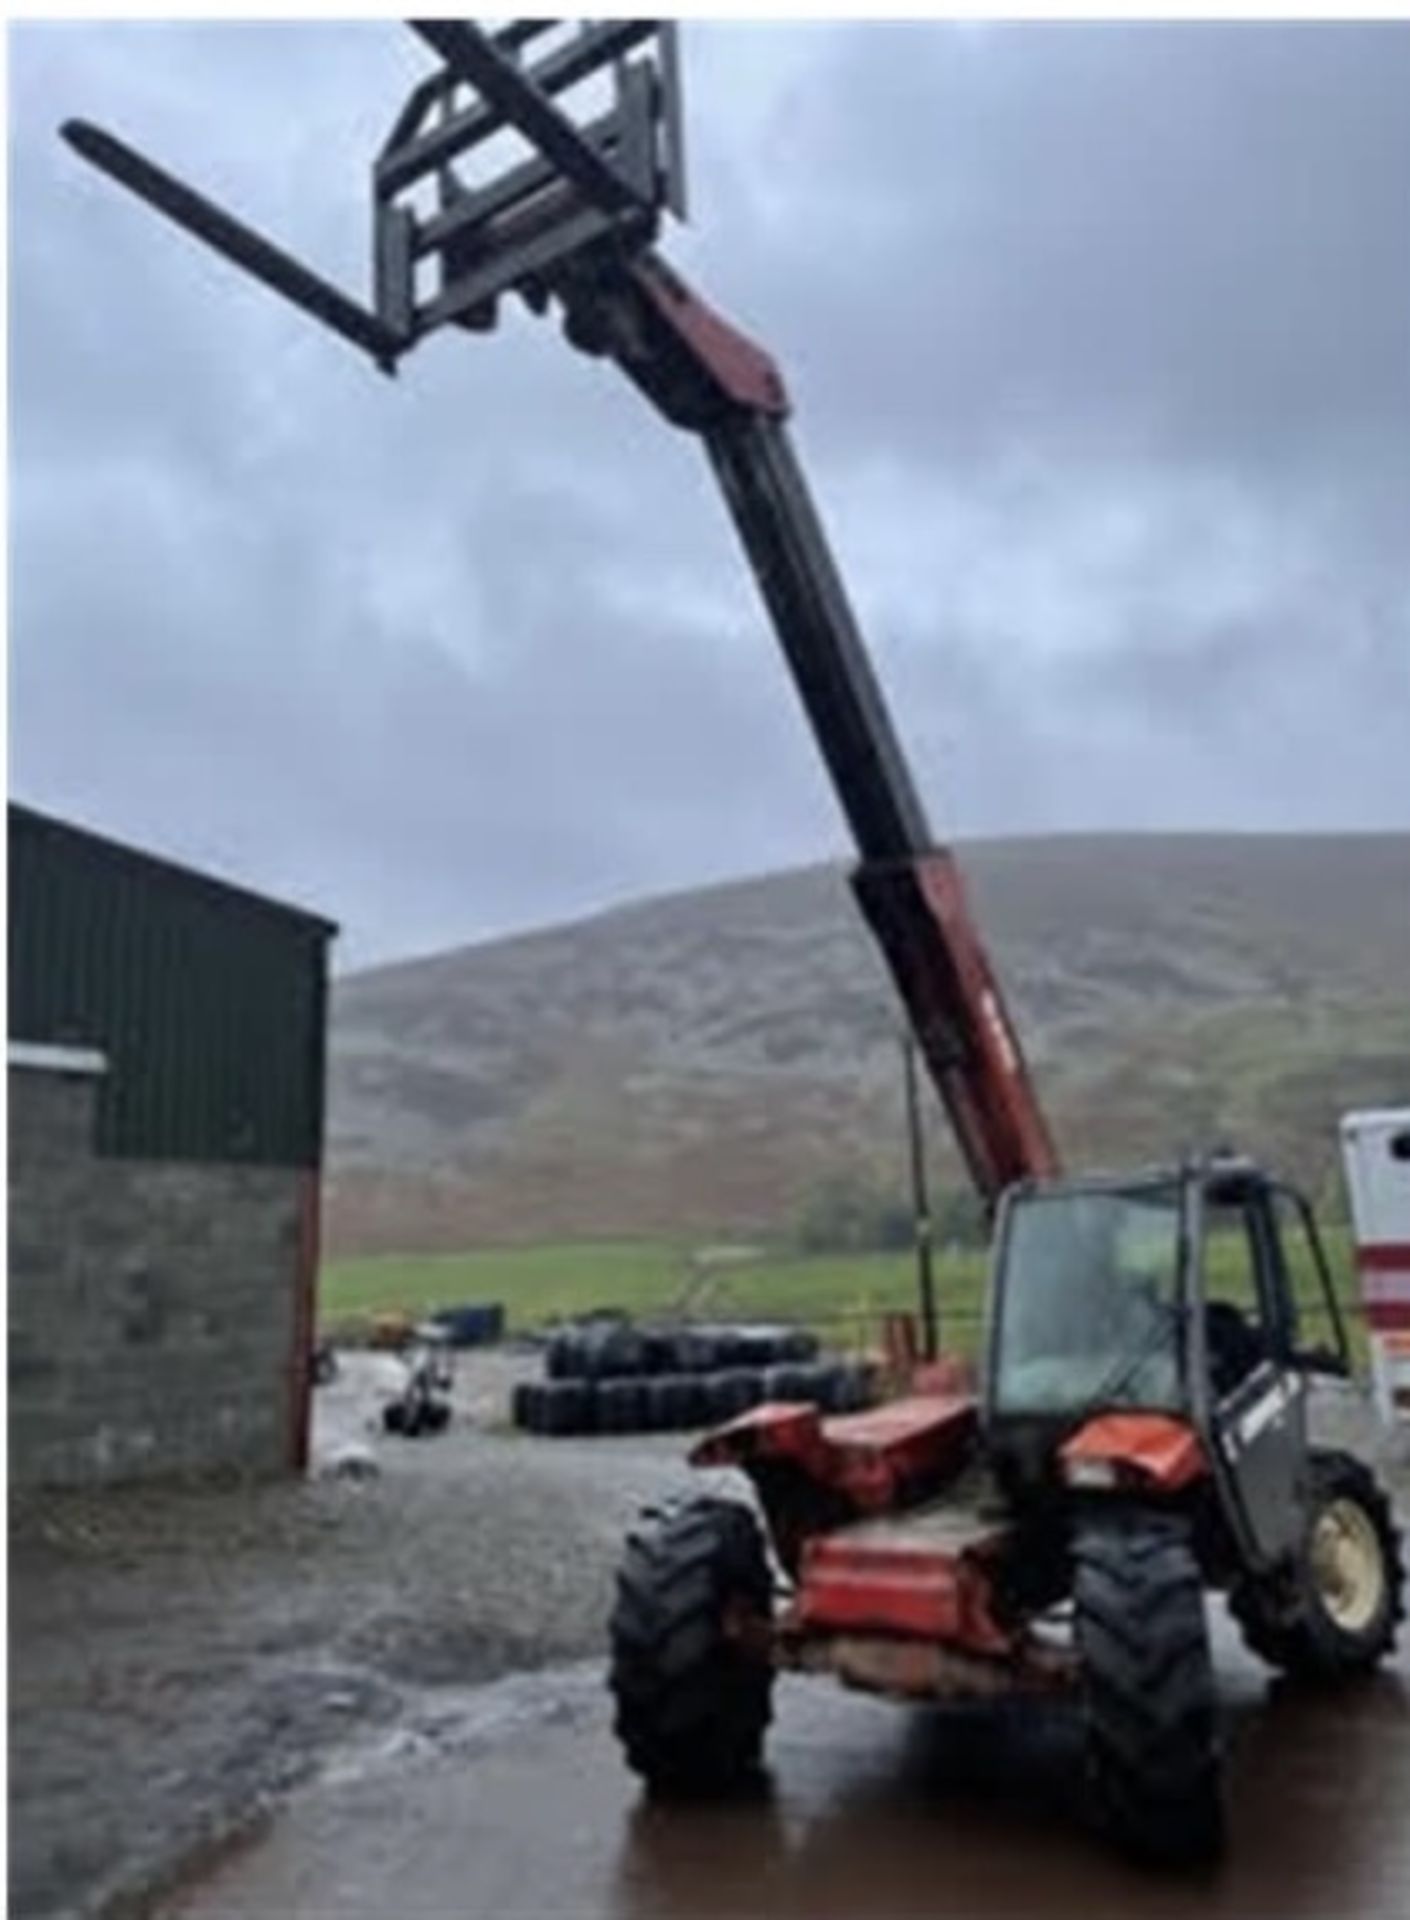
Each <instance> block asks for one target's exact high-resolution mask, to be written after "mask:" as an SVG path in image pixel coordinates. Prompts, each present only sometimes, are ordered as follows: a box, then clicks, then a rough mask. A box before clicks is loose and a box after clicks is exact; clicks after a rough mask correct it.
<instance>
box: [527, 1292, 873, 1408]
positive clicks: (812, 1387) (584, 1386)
mask: <svg viewBox="0 0 1410 1920" xmlns="http://www.w3.org/2000/svg"><path fill="white" fill-rule="evenodd" d="M544 1372H545V1378H544V1379H542V1380H525V1381H521V1382H520V1383H519V1385H518V1386H517V1387H516V1388H515V1391H514V1403H513V1414H514V1424H515V1425H516V1426H518V1427H522V1428H523V1429H524V1430H525V1431H526V1432H528V1433H540V1434H589V1433H602V1434H610V1433H667V1432H678V1431H681V1430H684V1429H687V1428H691V1427H710V1426H715V1425H718V1424H719V1423H720V1422H721V1421H724V1420H733V1419H734V1418H735V1417H736V1415H738V1414H741V1413H746V1412H748V1410H749V1409H750V1408H751V1407H756V1406H758V1405H760V1404H761V1402H763V1401H765V1400H792V1401H805V1402H809V1403H811V1404H812V1405H814V1406H817V1407H819V1408H821V1409H822V1410H823V1411H824V1412H826V1413H850V1412H853V1411H855V1410H856V1409H857V1408H859V1407H863V1406H865V1405H867V1404H868V1401H869V1398H870V1393H869V1381H868V1377H867V1374H866V1372H865V1370H864V1369H863V1368H862V1367H860V1366H855V1365H851V1364H849V1363H847V1362H845V1361H839V1360H825V1359H820V1358H819V1356H818V1342H817V1339H816V1337H815V1335H813V1334H811V1333H808V1332H807V1331H805V1330H804V1329H803V1328H800V1327H774V1326H691V1327H676V1328H656V1329H653V1328H639V1327H634V1326H632V1325H631V1324H630V1323H629V1322H626V1321H622V1320H617V1321H593V1322H588V1323H586V1324H582V1325H577V1326H571V1327H564V1328H561V1329H560V1330H559V1331H558V1332H557V1333H555V1334H554V1335H553V1337H552V1339H551V1340H550V1341H549V1345H548V1350H547V1353H546V1355H545V1362H544Z"/></svg>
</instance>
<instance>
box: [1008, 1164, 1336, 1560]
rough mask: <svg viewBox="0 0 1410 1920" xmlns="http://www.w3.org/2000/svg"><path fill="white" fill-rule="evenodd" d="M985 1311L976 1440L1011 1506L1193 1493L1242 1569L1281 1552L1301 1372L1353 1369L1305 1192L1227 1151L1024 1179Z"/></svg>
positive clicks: (1296, 1477) (1300, 1460)
mask: <svg viewBox="0 0 1410 1920" xmlns="http://www.w3.org/2000/svg"><path fill="white" fill-rule="evenodd" d="M989 1316H990V1317H989V1337H988V1349H987V1366H986V1378H985V1392H984V1407H983V1417H984V1423H985V1428H986V1434H987V1444H988V1449H989V1452H990V1455H991V1457H992V1458H993V1459H994V1461H995V1463H996V1465H997V1466H998V1468H999V1470H1000V1472H1001V1474H1002V1477H1003V1478H1004V1480H1005V1482H1006V1484H1007V1485H1008V1487H1009V1488H1010V1490H1011V1491H1012V1492H1013V1493H1014V1494H1015V1495H1016V1496H1017V1497H1018V1498H1019V1499H1020V1500H1022V1498H1023V1495H1024V1493H1025V1491H1032V1492H1034V1493H1036V1492H1038V1491H1039V1490H1040V1488H1041V1489H1046V1490H1051V1487H1052V1483H1053V1481H1054V1480H1055V1479H1056V1480H1058V1481H1060V1482H1062V1483H1065V1485H1066V1486H1067V1487H1068V1488H1069V1489H1070V1490H1072V1491H1073V1492H1075V1493H1088V1494H1097V1493H1102V1492H1123V1491H1124V1492H1130V1493H1138V1494H1139V1493H1142V1492H1153V1493H1157V1494H1179V1493H1181V1492H1183V1491H1184V1490H1186V1489H1188V1488H1192V1487H1194V1486H1195V1485H1196V1484H1199V1485H1200V1486H1201V1487H1202V1488H1203V1489H1205V1490H1206V1491H1212V1492H1213V1494H1214V1495H1215V1496H1216V1501H1217V1506H1218V1508H1219V1510H1220V1511H1221V1513H1222V1516H1223V1518H1224V1521H1225V1522H1226V1525H1227V1528H1228V1531H1229V1534H1230V1536H1231V1543H1230V1544H1231V1546H1232V1549H1233V1551H1234V1554H1235V1556H1236V1557H1237V1559H1238V1560H1239V1561H1240V1562H1241V1563H1243V1564H1245V1565H1246V1566H1250V1567H1253V1568H1257V1569H1266V1568H1269V1567H1271V1566H1273V1565H1274V1564H1276V1563H1277V1562H1279V1561H1280V1560H1282V1559H1284V1558H1285V1557H1286V1556H1287V1555H1288V1554H1289V1553H1290V1552H1292V1551H1293V1550H1294V1548H1295V1546H1296V1544H1297V1542H1298V1540H1299V1538H1300V1536H1301V1532H1302V1528H1303V1517H1304V1511H1305V1505H1306V1480H1307V1468H1308V1432H1307V1405H1306V1401H1307V1386H1308V1379H1309V1376H1310V1375H1312V1374H1314V1373H1324V1374H1333V1375H1340V1376H1343V1377H1344V1376H1347V1375H1348V1374H1349V1372H1350V1362H1349V1353H1348V1347H1347V1338H1346V1328H1345V1324H1344V1321H1343V1319H1342V1315H1341V1310H1340V1307H1339V1303H1338V1300H1337V1295H1336V1290H1335V1287H1334V1286H1333V1283H1332V1278H1331V1273H1330V1270H1329V1267H1328V1264H1327V1259H1326V1254H1325V1251H1324V1249H1323V1245H1322V1241H1321V1237H1320V1235H1319V1233H1318V1231H1317V1226H1316V1221H1315V1219H1314V1216H1313V1214H1312V1210H1311V1208H1310V1207H1309V1205H1308V1203H1307V1201H1306V1200H1305V1199H1304V1198H1303V1196H1302V1195H1301V1194H1299V1193H1297V1192H1296V1191H1295V1190H1294V1189H1292V1188H1291V1187H1288V1186H1285V1185H1283V1184H1282V1183H1281V1182H1279V1181H1277V1180H1275V1179H1273V1178H1272V1177H1270V1176H1269V1175H1268V1174H1266V1173H1265V1172H1263V1171H1262V1170H1261V1169H1260V1168H1258V1167H1256V1166H1254V1165H1253V1164H1252V1163H1250V1162H1248V1161H1245V1160H1239V1159H1233V1158H1230V1157H1224V1158H1216V1159H1210V1160H1205V1161H1202V1162H1199V1163H1196V1164H1193V1165H1187V1166H1184V1167H1180V1168H1177V1169H1172V1170H1160V1171H1153V1172H1150V1173H1146V1174H1141V1175H1137V1176H1129V1175H1128V1176H1125V1177H1121V1178H1111V1179H1104V1178H1093V1179H1083V1180H1064V1181H1051V1182H1034V1183H1024V1184H1023V1185H1021V1186H1019V1187H1016V1188H1014V1189H1013V1190H1011V1192H1010V1194H1009V1195H1008V1196H1007V1198H1006V1200H1005V1202H1004V1204H1003V1207H1002V1209H1001V1213H1000V1218H999V1222H998V1231H997V1234H996V1239H995V1250H994V1261H993V1270H992V1281H991V1288H990V1299H989ZM1314 1321H1316V1322H1323V1323H1324V1324H1325V1328H1326V1330H1327V1337H1326V1339H1325V1340H1324V1341H1323V1342H1322V1343H1321V1344H1316V1345H1313V1344H1311V1342H1310V1341H1309V1340H1308V1338H1307V1337H1306V1333H1305V1328H1304V1323H1308V1324H1310V1323H1312V1322H1314Z"/></svg>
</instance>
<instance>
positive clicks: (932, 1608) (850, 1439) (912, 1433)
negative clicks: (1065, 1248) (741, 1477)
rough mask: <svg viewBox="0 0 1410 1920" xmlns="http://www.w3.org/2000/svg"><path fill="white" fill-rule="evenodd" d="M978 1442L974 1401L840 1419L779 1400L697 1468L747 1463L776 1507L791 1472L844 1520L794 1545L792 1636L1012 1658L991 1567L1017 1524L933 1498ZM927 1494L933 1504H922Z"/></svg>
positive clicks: (941, 1401) (904, 1403)
mask: <svg viewBox="0 0 1410 1920" xmlns="http://www.w3.org/2000/svg"><path fill="white" fill-rule="evenodd" d="M977 1432H978V1410H977V1405H976V1402H975V1399H974V1396H973V1395H972V1394H961V1393H954V1394H933V1393H931V1394H916V1395H913V1396H911V1397H910V1398H908V1399H904V1400H893V1401H891V1402H890V1403H889V1404H888V1405H886V1406H882V1407H877V1408H875V1409H873V1410H872V1411H871V1412H869V1413H855V1414H846V1415H843V1416H841V1417H838V1418H833V1419H823V1418H822V1417H821V1416H820V1415H819V1413H818V1411H817V1408H816V1407H811V1406H795V1405H792V1404H782V1403H780V1404H774V1405H770V1406H763V1407H756V1408H755V1409H754V1410H753V1412H751V1413H746V1414H742V1415H741V1416H740V1417H739V1419H737V1420H732V1421H731V1422H730V1423H729V1425H728V1426H724V1427H720V1428H718V1429H717V1430H716V1431H715V1432H714V1433H711V1434H707V1435H706V1437H705V1438H704V1439H703V1440H702V1441H700V1443H699V1444H698V1445H697V1446H696V1448H695V1449H694V1451H693V1452H692V1454H691V1456H690V1458H691V1464H692V1465H694V1466H701V1467H719V1466H737V1467H742V1468H743V1469H744V1471H745V1472H747V1473H750V1474H751V1475H752V1476H753V1477H754V1478H755V1481H756V1484H757V1485H758V1486H759V1488H760V1491H761V1495H762V1496H763V1498H764V1501H765V1505H766V1506H767V1505H768V1504H769V1486H770V1480H771V1476H772V1475H773V1474H774V1473H776V1471H777V1470H778V1468H779V1467H780V1466H784V1467H786V1468H792V1469H794V1470H795V1471H796V1472H797V1474H798V1475H799V1476H800V1477H801V1478H802V1479H804V1480H805V1481H806V1482H807V1483H809V1484H810V1485H811V1486H812V1487H813V1488H815V1489H817V1490H819V1491H820V1492H821V1493H823V1494H824V1495H825V1496H827V1497H828V1498H829V1499H830V1500H831V1501H832V1503H833V1505H832V1515H833V1517H832V1518H830V1519H829V1521H828V1522H826V1523H824V1524H822V1525H820V1526H818V1527H816V1528H815V1529H813V1528H805V1529H804V1530H803V1531H802V1535H801V1538H799V1539H798V1540H797V1547H798V1550H799V1557H798V1561H797V1579H798V1585H797V1592H796V1595H795V1597H794V1601H793V1604H792V1606H791V1608H790V1609H789V1612H788V1615H787V1617H786V1620H785V1622H784V1631H785V1634H786V1635H788V1636H794V1637H796V1638H797V1639H798V1640H799V1641H800V1642H802V1641H811V1640H815V1639H817V1638H818V1637H822V1638H824V1639H826V1638H828V1637H830V1636H835V1635H839V1634H850V1635H856V1634H865V1635H872V1636H877V1635H880V1636H899V1637H901V1638H905V1639H912V1640H914V1639H921V1640H926V1641H930V1642H934V1643H943V1644H945V1645H947V1646H950V1647H953V1648H957V1649H961V1650H963V1651H964V1652H965V1653H968V1654H971V1655H977V1656H981V1657H1002V1656H1005V1655H1008V1654H1009V1653H1011V1652H1012V1651H1013V1649H1014V1646H1015V1642H1014V1638H1013V1636H1012V1635H1011V1634H1010V1633H1009V1632H1008V1631H1007V1630H1006V1629H1004V1628H1003V1627H1002V1626H1000V1625H999V1624H998V1622H997V1621H996V1620H995V1618H994V1616H993V1612H992V1608H991V1604H990V1595H991V1582H990V1576H989V1568H988V1564H987V1563H988V1562H989V1561H990V1560H991V1558H992V1556H993V1554H994V1552H995V1551H997V1549H998V1548H999V1546H1000V1544H1001V1542H1002V1541H1003V1540H1004V1538H1005V1536H1006V1528H1005V1527H1004V1525H1003V1524H991V1523H988V1522H981V1521H979V1520H978V1518H977V1517H976V1515H975V1514H974V1513H973V1512H972V1511H971V1510H969V1509H968V1508H966V1507H965V1506H964V1505H963V1504H962V1503H960V1502H956V1503H955V1505H954V1506H953V1507H951V1506H947V1505H946V1504H945V1501H944V1498H943V1494H942V1496H941V1497H940V1498H939V1499H937V1498H936V1497H935V1496H936V1495H937V1494H938V1493H941V1490H942V1489H943V1488H944V1487H945V1485H946V1483H947V1482H949V1481H952V1480H954V1479H955V1478H956V1477H957V1476H958V1475H959V1473H960V1472H961V1470H962V1469H963V1468H964V1466H965V1465H966V1463H967V1462H968V1461H969V1460H970V1459H971V1458H972V1455H973V1450H974V1441H975V1438H976V1435H977ZM918 1490H924V1493H925V1494H928V1496H929V1501H930V1504H929V1505H924V1506H922V1505H917V1504H916V1501H917V1497H918ZM770 1518H771V1520H772V1521H774V1522H775V1526H776V1529H777V1522H778V1516H776V1515H774V1514H772V1513H771V1515H770Z"/></svg>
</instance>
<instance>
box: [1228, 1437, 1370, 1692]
mask: <svg viewBox="0 0 1410 1920" xmlns="http://www.w3.org/2000/svg"><path fill="white" fill-rule="evenodd" d="M1229 1611H1230V1612H1231V1613H1232V1614H1233V1616H1234V1618H1235V1619H1236V1620H1237V1621H1238V1623H1239V1626H1240V1628H1241V1629H1242V1631H1243V1636H1244V1639H1245V1641H1246V1642H1247V1644H1248V1645H1249V1647H1251V1648H1252V1650H1253V1651H1254V1652H1255V1653H1256V1654H1258V1655H1259V1657H1260V1658H1261V1659H1264V1660H1266V1661H1267V1662H1268V1664H1269V1665H1270V1666H1274V1667H1281V1668H1282V1669H1283V1670H1284V1672H1286V1673H1289V1674H1292V1675H1294V1676H1296V1677H1297V1678H1298V1679H1303V1680H1315V1681H1335V1680H1343V1679H1350V1678H1352V1677H1354V1676H1355V1675H1357V1674H1364V1673H1369V1672H1370V1671H1371V1669H1372V1668H1373V1667H1375V1666H1376V1665H1378V1664H1379V1662H1380V1661H1381V1660H1383V1659H1384V1658H1385V1656H1386V1655H1387V1654H1388V1653H1390V1652H1391V1650H1392V1649H1393V1648H1394V1646H1395V1639H1396V1634H1397V1633H1398V1631H1399V1628H1400V1623H1401V1621H1402V1620H1403V1619H1404V1618H1405V1563H1404V1558H1403V1555H1402V1552H1401V1538H1400V1533H1399V1531H1398V1529H1397V1528H1396V1525H1395V1522H1394V1519H1393V1518H1392V1515H1391V1508H1390V1501H1389V1500H1388V1499H1387V1498H1386V1496H1385V1494H1384V1492H1383V1491H1382V1490H1381V1487H1380V1485H1379V1483H1378V1482H1377V1480H1376V1477H1375V1475H1374V1474H1373V1473H1372V1472H1371V1470H1370V1468H1369V1467H1366V1466H1364V1465H1363V1464H1362V1462H1361V1461H1359V1460H1357V1459H1355V1458H1354V1457H1353V1456H1352V1455H1351V1454H1348V1453H1316V1454H1314V1455H1313V1456H1312V1477H1311V1498H1310V1500H1309V1501H1308V1510H1307V1526H1306V1529H1305V1531H1304V1534H1303V1538H1302V1544H1301V1546H1300V1548H1299V1550H1298V1556H1297V1560H1296V1563H1295V1564H1294V1566H1293V1568H1292V1570H1291V1572H1290V1573H1289V1574H1287V1575H1286V1576H1284V1577H1283V1578H1282V1579H1281V1580H1278V1581H1273V1582H1267V1581H1259V1580H1252V1579H1250V1580H1245V1581H1242V1582H1240V1583H1239V1584H1237V1585H1236V1586H1235V1587H1234V1588H1233V1589H1232V1590H1231V1592H1230V1594H1229Z"/></svg>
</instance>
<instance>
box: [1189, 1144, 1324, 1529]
mask: <svg viewBox="0 0 1410 1920" xmlns="http://www.w3.org/2000/svg"><path fill="white" fill-rule="evenodd" d="M1202 1251H1203V1280H1204V1288H1203V1292H1204V1312H1203V1327H1202V1332H1203V1336H1204V1348H1205V1367H1206V1380H1207V1389H1206V1390H1207V1393H1208V1402H1207V1404H1208V1407H1209V1418H1210V1432H1211V1435H1212V1437H1213V1440H1214V1445H1215V1451H1216V1453H1217V1456H1218V1460H1219V1469H1218V1470H1219V1475H1220V1479H1221V1481H1222V1483H1223V1486H1224V1490H1225V1497H1226V1501H1227V1502H1228V1504H1229V1506H1230V1508H1231V1509H1232V1512H1231V1519H1232V1520H1233V1522H1234V1525H1235V1527H1236V1529H1237V1530H1238V1531H1239V1532H1240V1533H1241V1534H1243V1535H1244V1537H1245V1539H1246V1542H1247V1547H1248V1549H1249V1550H1250V1551H1251V1553H1252V1556H1253V1558H1254V1559H1255V1561H1256V1562H1257V1563H1258V1564H1260V1565H1264V1566H1266V1565H1269V1564H1271V1563H1273V1562H1275V1561H1278V1560H1281V1559H1283V1558H1284V1557H1285V1556H1286V1555H1288V1554H1290V1553H1292V1552H1294V1551H1295V1550H1296V1548H1297V1547H1298V1545H1299V1543H1300V1540H1301V1534H1302V1524H1303V1500H1302V1494H1303V1479H1304V1474H1305V1471H1306V1462H1307V1394H1306V1384H1307V1383H1306V1379H1305V1376H1304V1374H1303V1373H1302V1372H1301V1370H1300V1369H1299V1368H1298V1367H1297V1366H1296V1364H1295V1353H1296V1326H1295V1319H1294V1312H1293V1302H1292V1299H1291V1294H1290V1290H1289V1287H1288V1281H1287V1273H1286V1269H1285V1265H1284V1262H1283V1258H1282V1250H1281V1244H1280V1240H1279V1235H1278V1223H1277V1218H1276V1215H1275V1213H1274V1210H1273V1207H1272V1204H1271V1199H1270V1195H1269V1193H1268V1190H1267V1188H1266V1187H1265V1186H1264V1185H1263V1184H1262V1183H1261V1182H1260V1183H1258V1184H1257V1185H1253V1186H1249V1187H1247V1188H1246V1189H1245V1190H1244V1191H1243V1192H1242V1193H1240V1194H1238V1195H1237V1197H1231V1198H1223V1197H1221V1198H1217V1199H1216V1198H1214V1197H1212V1196H1211V1197H1207V1198H1206V1201H1205V1218H1204V1231H1203V1235H1202Z"/></svg>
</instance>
